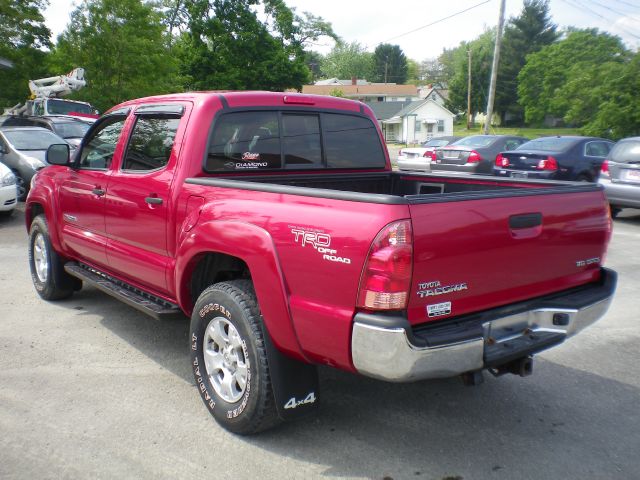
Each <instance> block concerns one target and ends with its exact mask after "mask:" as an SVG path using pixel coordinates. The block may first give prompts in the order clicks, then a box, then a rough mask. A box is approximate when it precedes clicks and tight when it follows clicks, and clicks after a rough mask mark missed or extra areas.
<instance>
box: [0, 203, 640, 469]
mask: <svg viewBox="0 0 640 480" xmlns="http://www.w3.org/2000/svg"><path fill="white" fill-rule="evenodd" d="M23 222H24V215H23V213H22V212H20V211H18V212H16V213H15V214H14V216H13V217H12V218H11V219H2V220H0V292H2V293H1V294H0V312H1V313H0V318H1V320H0V352H1V354H0V478H3V479H26V478H37V479H48V478H52V479H53V478H55V479H57V478H82V479H84V478H95V479H100V478H109V479H111V478H136V479H146V478H150V479H157V478H189V479H194V478H216V479H218V478H220V479H226V478H234V479H244V478H247V479H250V478H251V479H252V478H261V479H284V478H318V477H328V478H373V479H383V478H385V479H389V478H391V479H396V480H397V479H409V478H411V479H438V480H440V479H445V478H446V479H450V480H451V479H457V480H459V479H465V480H470V479H603V478H607V479H614V478H620V479H632V478H634V479H637V478H640V348H639V346H640V327H639V326H638V322H639V321H640V318H639V317H640V314H639V311H640V308H639V307H640V302H639V299H640V295H639V292H640V256H639V255H638V253H637V252H638V245H639V244H640V211H637V210H636V211H625V212H624V213H623V214H622V216H621V218H619V219H618V220H616V221H615V230H614V237H613V241H612V244H611V247H610V250H609V255H608V258H607V265H608V266H609V267H612V268H614V269H616V270H617V271H618V272H619V274H620V281H619V286H618V294H617V297H616V299H615V302H614V304H613V306H612V309H611V310H610V311H609V313H608V315H607V316H606V317H605V318H604V319H603V320H601V321H600V322H599V323H597V324H596V325H594V326H593V327H591V328H590V329H588V330H586V331H585V332H583V333H582V334H581V335H579V336H578V337H576V338H574V339H572V340H571V341H569V342H567V343H566V344H565V345H563V346H560V347H559V348H557V349H554V350H552V351H549V352H546V353H543V354H541V355H539V356H538V357H536V362H535V365H534V375H533V376H531V377H528V378H524V379H523V378H518V377H515V376H505V377H502V378H499V379H494V378H491V377H485V378H486V381H485V383H484V384H483V385H481V386H478V387H472V388H471V387H464V386H462V384H461V382H460V381H459V380H457V379H449V380H442V381H431V382H422V383H416V384H411V385H392V384H386V383H382V382H378V381H374V380H370V379H366V378H360V377H356V376H353V375H350V374H346V373H342V372H337V371H333V370H329V369H322V370H321V372H320V378H321V394H322V408H321V410H320V415H319V416H317V417H315V418H311V419H309V420H307V421H302V422H298V423H293V424H288V425H284V426H283V427H282V428H280V429H277V430H274V431H271V432H267V433H265V434H262V435H259V436H256V437H252V438H242V437H236V436H234V435H232V434H229V433H227V432H225V431H224V430H222V429H221V428H219V427H218V426H217V425H216V424H215V422H214V421H213V419H212V418H210V417H209V414H208V413H207V411H206V409H205V407H204V406H203V405H202V403H201V400H200V398H199V396H198V394H197V392H196V389H195V386H194V382H193V379H192V377H191V371H190V369H189V364H188V357H187V329H188V325H187V322H186V321H184V322H169V323H167V322H158V321H155V320H153V319H150V318H147V317H146V316H144V315H142V314H140V313H138V312H137V311H135V310H133V309H131V308H129V307H127V306H125V305H123V304H121V303H119V302H118V301H116V300H113V299H111V298H110V297H108V296H106V295H104V294H102V293H100V292H98V291H97V290H95V289H93V288H84V289H83V290H82V291H81V292H79V293H77V294H76V295H74V296H73V297H72V298H71V299H70V300H66V301H63V302H57V303H47V302H44V301H42V300H40V299H39V297H38V296H37V295H36V293H35V290H34V289H33V287H32V285H31V279H30V276H29V272H28V266H27V247H26V246H27V242H26V239H27V235H26V232H25V229H24V226H23Z"/></svg>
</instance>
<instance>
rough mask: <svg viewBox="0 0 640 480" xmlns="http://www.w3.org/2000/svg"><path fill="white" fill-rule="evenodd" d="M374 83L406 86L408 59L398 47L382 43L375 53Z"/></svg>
mask: <svg viewBox="0 0 640 480" xmlns="http://www.w3.org/2000/svg"><path fill="white" fill-rule="evenodd" d="M372 81H373V82H385V83H397V84H404V83H405V82H406V81H407V57H406V56H405V54H404V52H403V51H402V49H401V48H400V47H399V46H398V45H390V44H388V43H381V44H380V45H378V46H377V47H376V49H375V51H374V52H373V78H372Z"/></svg>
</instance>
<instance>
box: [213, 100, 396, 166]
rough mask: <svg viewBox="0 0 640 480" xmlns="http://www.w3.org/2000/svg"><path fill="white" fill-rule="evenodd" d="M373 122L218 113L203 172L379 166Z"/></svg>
mask: <svg viewBox="0 0 640 480" xmlns="http://www.w3.org/2000/svg"><path fill="white" fill-rule="evenodd" d="M385 165H386V160H385V156H384V151H383V149H382V144H381V142H380V137H379V136H378V131H377V129H376V128H375V125H374V124H373V122H372V121H371V120H370V119H369V118H367V117H362V116H357V115H349V114H339V113H326V112H312V111H272V110H270V111H243V112H230V113H225V114H222V115H221V116H220V117H218V119H217V120H216V121H215V124H214V126H213V132H212V134H211V136H210V139H209V146H208V151H207V158H206V160H205V163H204V170H205V172H208V173H214V172H221V171H224V172H242V171H255V170H281V169H297V170H302V169H323V168H327V169H338V168H358V169H359V168H383V167H385Z"/></svg>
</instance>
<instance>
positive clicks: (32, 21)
mask: <svg viewBox="0 0 640 480" xmlns="http://www.w3.org/2000/svg"><path fill="white" fill-rule="evenodd" d="M47 3H48V2H47V1H46V0H0V57H2V58H5V59H7V60H9V61H11V63H13V68H11V69H9V70H0V82H1V85H2V88H0V106H13V105H15V104H17V103H19V102H24V101H25V100H26V99H27V97H28V95H29V85H28V81H29V79H34V78H39V77H42V76H45V75H46V74H47V71H46V58H47V52H46V51H44V50H43V49H45V48H48V47H50V46H51V41H50V37H51V31H50V30H49V29H48V28H47V26H46V25H45V23H44V17H43V16H42V11H43V10H44V8H45V7H46V5H47Z"/></svg>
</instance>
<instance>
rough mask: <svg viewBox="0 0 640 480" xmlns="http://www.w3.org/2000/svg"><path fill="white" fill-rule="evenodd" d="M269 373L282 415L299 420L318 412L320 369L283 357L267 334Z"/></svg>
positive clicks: (265, 333) (284, 417) (265, 336)
mask: <svg viewBox="0 0 640 480" xmlns="http://www.w3.org/2000/svg"><path fill="white" fill-rule="evenodd" d="M264 339H265V346H266V347H267V359H268V360H269V373H270V375H271V385H272V387H273V395H274V397H275V402H276V408H277V410H278V416H279V417H280V418H281V419H282V420H295V419H297V418H301V417H305V416H307V415H311V414H312V413H315V412H316V410H317V409H318V404H319V401H320V398H319V397H318V369H317V368H316V366H315V365H310V364H308V363H303V362H300V361H297V360H294V359H292V358H289V357H287V356H285V355H283V354H282V353H281V352H280V351H279V350H278V349H277V348H276V347H275V345H274V344H273V342H272V341H271V336H270V335H269V332H267V331H266V329H265V332H264Z"/></svg>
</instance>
